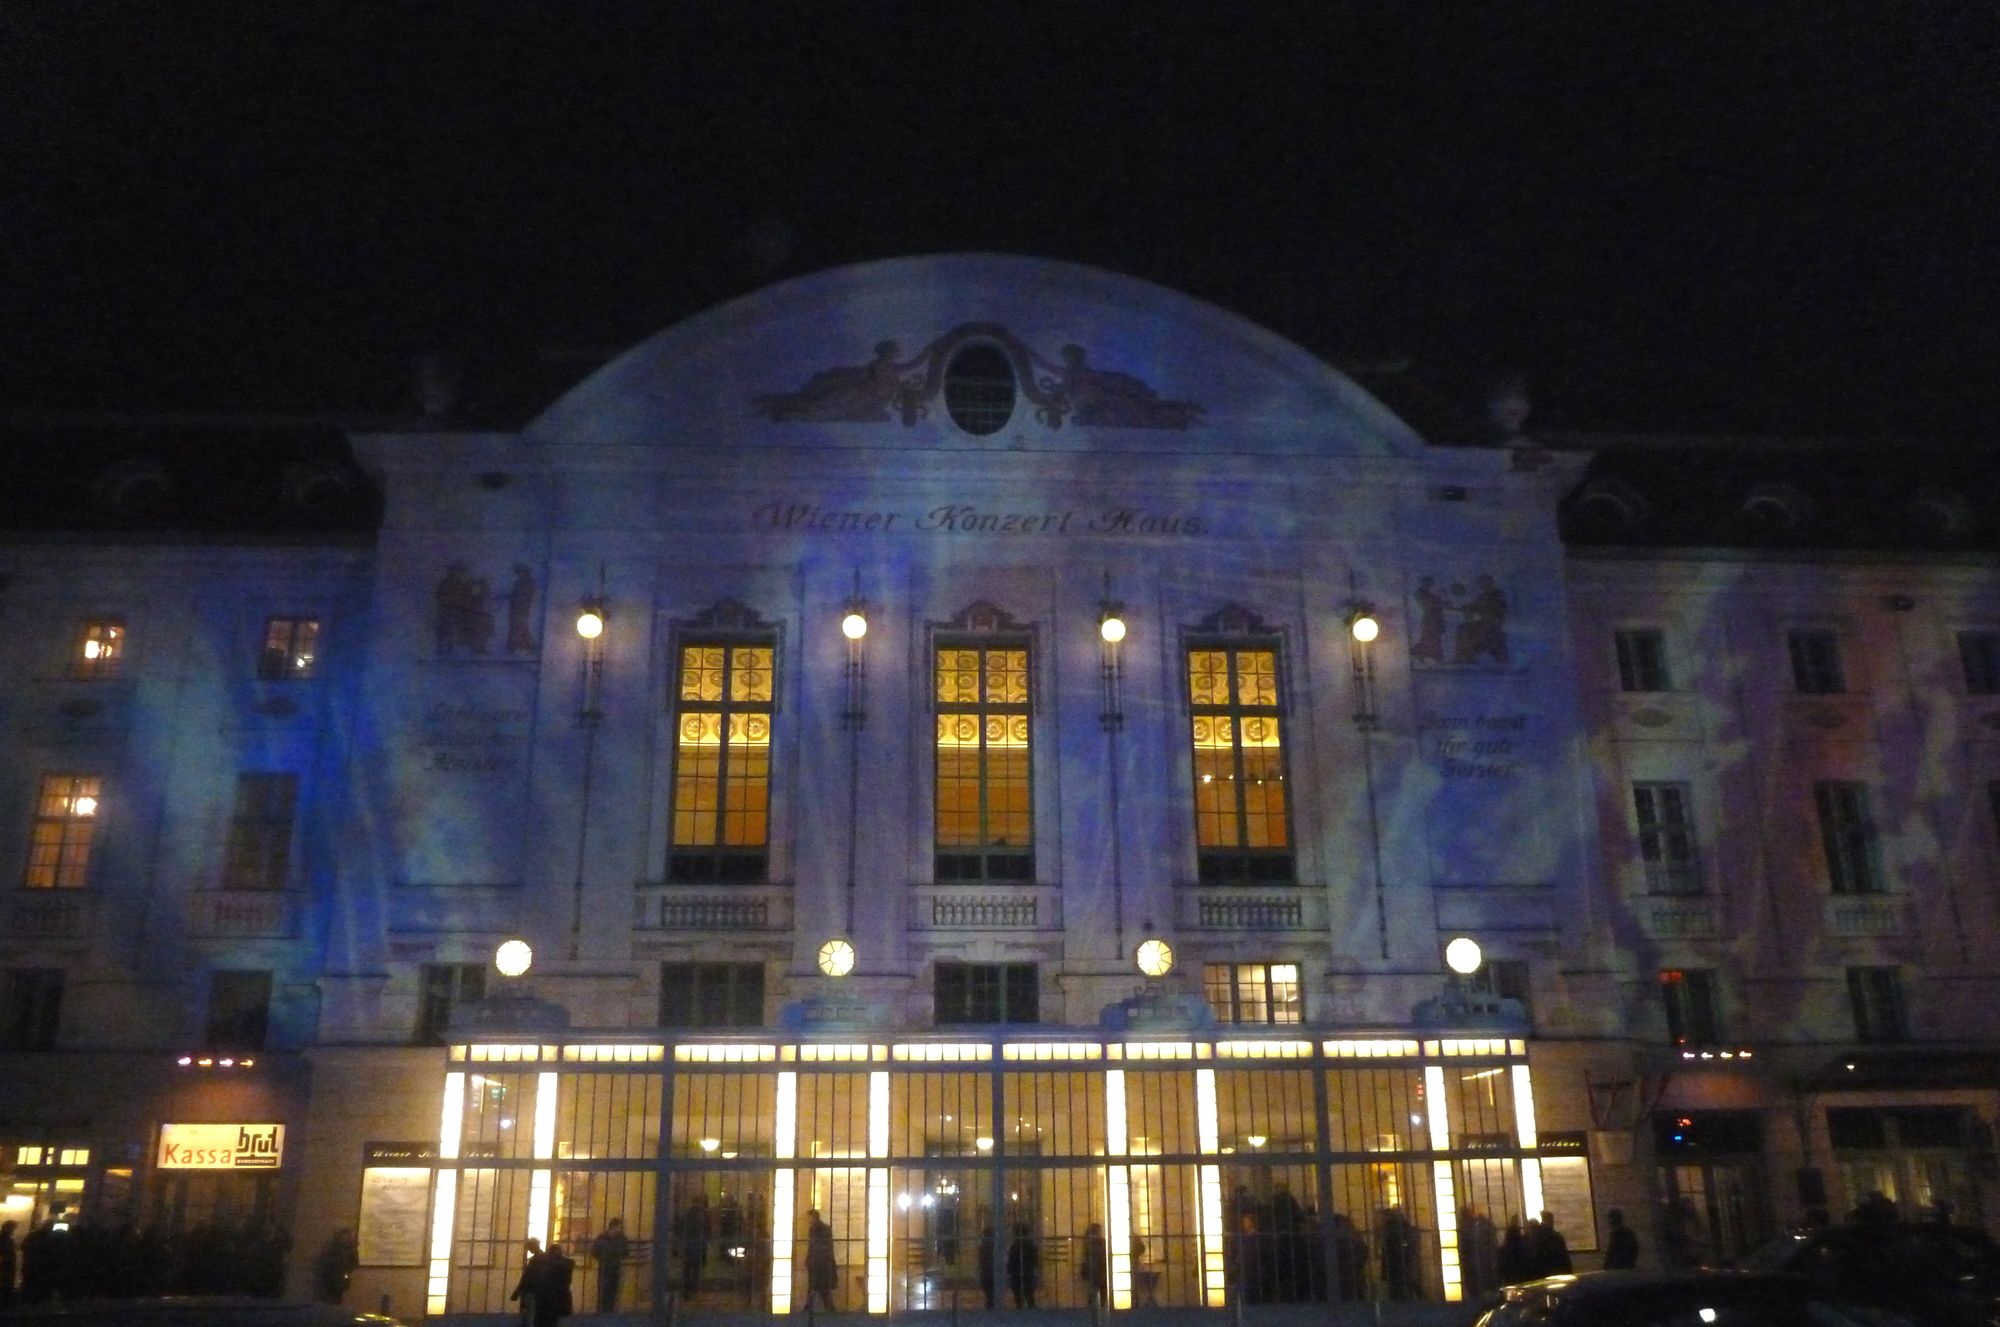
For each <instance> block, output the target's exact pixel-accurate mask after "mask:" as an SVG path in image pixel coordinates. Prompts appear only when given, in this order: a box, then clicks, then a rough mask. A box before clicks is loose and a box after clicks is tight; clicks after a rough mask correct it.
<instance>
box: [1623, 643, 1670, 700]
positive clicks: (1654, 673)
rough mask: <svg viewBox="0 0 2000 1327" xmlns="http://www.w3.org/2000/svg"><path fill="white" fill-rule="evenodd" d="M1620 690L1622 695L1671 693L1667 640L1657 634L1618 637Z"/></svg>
mask: <svg viewBox="0 0 2000 1327" xmlns="http://www.w3.org/2000/svg"><path fill="white" fill-rule="evenodd" d="M1618 687H1619V689H1620V690H1621V691H1671V690H1673V681H1672V680H1671V678H1670V676H1669V675H1668V673H1667V638H1666V636H1665V635H1664V634H1663V633H1661V632H1658V631H1645V630H1636V629H1635V630H1632V631H1621V632H1619V633H1618Z"/></svg>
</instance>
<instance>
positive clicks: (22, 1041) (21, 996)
mask: <svg viewBox="0 0 2000 1327" xmlns="http://www.w3.org/2000/svg"><path fill="white" fill-rule="evenodd" d="M62 997H63V970H62V969H61V968H9V969H8V970H7V973H6V980H5V983H4V986H0V1049H4V1050H10V1051H52V1050H54V1049H55V1048H56V1033H57V1031H58V1029H59V1028H60V1027H61V1025H62Z"/></svg>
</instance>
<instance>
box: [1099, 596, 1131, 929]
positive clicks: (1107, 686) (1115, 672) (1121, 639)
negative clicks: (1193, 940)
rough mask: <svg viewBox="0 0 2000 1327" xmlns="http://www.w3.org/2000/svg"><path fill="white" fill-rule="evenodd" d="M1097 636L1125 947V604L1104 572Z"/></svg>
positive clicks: (1114, 913) (1116, 913) (1115, 920)
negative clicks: (1121, 789)
mask: <svg viewBox="0 0 2000 1327" xmlns="http://www.w3.org/2000/svg"><path fill="white" fill-rule="evenodd" d="M1097 636H1098V639H1099V640H1101V641H1103V642H1104V644H1103V645H1102V647H1101V650H1102V656H1101V658H1100V660H1099V677H1100V678H1101V679H1102V683H1103V692H1104V694H1103V707H1102V708H1101V709H1100V710H1099V711H1098V722H1099V723H1101V724H1102V725H1103V726H1104V745H1105V751H1104V755H1105V762H1104V763H1105V768H1106V769H1107V770H1108V771H1109V773H1110V779H1111V790H1110V791H1111V937H1112V943H1113V944H1114V945H1115V946H1116V947H1117V948H1116V950H1114V952H1118V951H1122V950H1123V949H1124V948H1125V854H1124V845H1123V842H1122V837H1123V836H1122V835H1120V834H1119V832H1118V818H1119V806H1118V784H1119V776H1118V761H1119V755H1118V734H1119V732H1120V731H1121V730H1122V729H1123V728H1124V727H1125V702H1124V699H1123V697H1122V696H1121V695H1120V694H1119V693H1120V691H1121V689H1122V685H1123V678H1122V673H1121V671H1120V668H1119V653H1120V651H1121V649H1122V648H1123V646H1124V643H1125V605H1124V604H1122V603H1120V602H1119V601H1118V600H1116V599H1113V598H1112V597H1111V573H1110V571H1108V570H1107V571H1106V572H1105V573H1104V596H1103V597H1102V598H1101V599H1099V600H1098V601H1097Z"/></svg>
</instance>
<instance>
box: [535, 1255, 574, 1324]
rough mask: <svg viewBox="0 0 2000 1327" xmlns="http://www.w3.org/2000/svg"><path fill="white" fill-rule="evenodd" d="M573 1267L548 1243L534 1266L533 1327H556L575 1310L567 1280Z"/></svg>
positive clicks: (568, 1258)
mask: <svg viewBox="0 0 2000 1327" xmlns="http://www.w3.org/2000/svg"><path fill="white" fill-rule="evenodd" d="M575 1271H576V1264H575V1263H574V1262H572V1261H571V1260H570V1257H569V1255H568V1254H566V1253H564V1252H563V1251H562V1245H560V1244H557V1243H556V1242H555V1241H553V1240H551V1241H550V1242H549V1247H548V1251H547V1252H545V1253H543V1254H542V1256H541V1258H540V1259H539V1260H538V1261H537V1262H536V1264H535V1323H534V1327H556V1324H558V1323H560V1322H561V1321H562V1320H563V1319H564V1318H566V1317H568V1316H569V1315H570V1311H571V1310H572V1309H574V1308H575V1303H574V1301H572V1300H571V1298H570V1290H569V1285H570V1277H571V1276H572V1275H573V1274H574V1273H575Z"/></svg>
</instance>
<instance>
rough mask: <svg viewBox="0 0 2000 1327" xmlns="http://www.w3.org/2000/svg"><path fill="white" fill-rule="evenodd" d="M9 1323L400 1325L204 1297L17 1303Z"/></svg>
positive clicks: (312, 1308) (320, 1309)
mask: <svg viewBox="0 0 2000 1327" xmlns="http://www.w3.org/2000/svg"><path fill="white" fill-rule="evenodd" d="M6 1321H7V1324H8V1327H29V1325H30V1324H42V1325H44V1327H400V1324H399V1323H398V1322H397V1321H396V1319H394V1318H385V1317H383V1316H382V1315H381V1314H379V1313H362V1312H360V1311H359V1310H357V1309H344V1308H340V1307H338V1306H337V1305H333V1304H311V1303H300V1302H298V1301H294V1300H275V1299H250V1298H247V1297H246V1298H236V1297H228V1296H204V1295H188V1296H180V1295H170V1296H166V1297H163V1298H160V1299H92V1300H66V1301H60V1302H55V1303H48V1304H35V1305H28V1306H20V1305H17V1306H15V1308H14V1309H13V1310H12V1311H11V1312H10V1313H8V1314H7V1315H6Z"/></svg>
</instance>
